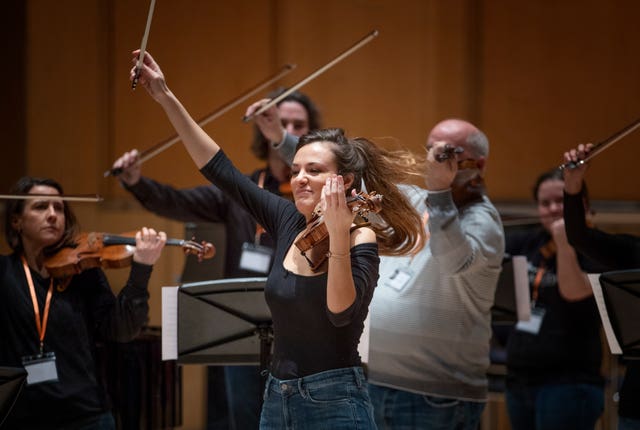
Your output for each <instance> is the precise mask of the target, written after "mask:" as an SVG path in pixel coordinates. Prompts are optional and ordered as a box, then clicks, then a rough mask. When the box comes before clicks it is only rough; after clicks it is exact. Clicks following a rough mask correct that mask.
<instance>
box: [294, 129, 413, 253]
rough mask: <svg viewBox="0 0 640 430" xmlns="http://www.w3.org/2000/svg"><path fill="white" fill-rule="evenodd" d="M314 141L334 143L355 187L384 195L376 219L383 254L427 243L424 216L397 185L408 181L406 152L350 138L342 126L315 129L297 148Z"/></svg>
mask: <svg viewBox="0 0 640 430" xmlns="http://www.w3.org/2000/svg"><path fill="white" fill-rule="evenodd" d="M314 142H330V143H332V151H333V153H334V155H335V159H336V165H337V167H338V174H340V175H343V176H344V175H346V174H352V175H353V188H355V189H356V191H358V192H359V191H364V190H362V189H361V188H362V185H363V184H364V186H365V187H366V189H367V191H375V192H377V193H378V194H381V195H382V196H383V198H382V209H381V211H380V213H379V214H378V216H377V217H376V218H379V219H380V222H372V224H371V227H372V229H373V230H374V231H375V233H376V237H377V242H378V247H379V251H380V254H382V255H404V254H408V253H410V252H413V251H415V250H417V249H420V248H422V246H424V242H425V237H424V229H423V227H422V218H421V216H420V214H419V213H418V212H417V211H416V209H415V208H414V207H413V205H411V203H410V202H409V200H408V199H407V197H406V196H405V195H404V194H403V193H402V192H401V191H400V189H399V188H398V187H397V185H396V184H399V183H406V182H408V178H409V176H410V173H408V172H407V169H406V166H407V165H408V163H410V162H411V160H409V159H408V158H410V154H409V153H408V152H405V151H396V152H392V151H387V150H385V149H383V148H381V147H378V146H377V145H375V144H374V143H373V142H371V141H369V140H367V139H365V138H362V137H358V138H355V139H349V138H347V137H346V136H345V135H344V130H342V129H341V128H328V129H321V130H316V131H312V132H310V133H308V134H306V135H304V136H302V137H301V138H300V140H299V141H298V147H297V148H296V151H297V150H299V149H300V148H302V147H303V146H305V145H308V144H310V143H314Z"/></svg>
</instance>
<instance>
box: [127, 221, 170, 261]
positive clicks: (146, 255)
mask: <svg viewBox="0 0 640 430" xmlns="http://www.w3.org/2000/svg"><path fill="white" fill-rule="evenodd" d="M165 243H167V235H166V233H165V232H163V231H161V232H159V233H157V232H156V231H155V230H154V229H152V228H147V227H142V230H140V231H138V232H137V233H136V250H135V251H134V253H133V261H135V262H136V263H141V264H147V265H149V266H152V265H154V264H155V262H156V261H158V258H160V255H161V254H162V248H164V245H165Z"/></svg>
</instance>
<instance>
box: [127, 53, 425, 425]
mask: <svg viewBox="0 0 640 430" xmlns="http://www.w3.org/2000/svg"><path fill="white" fill-rule="evenodd" d="M133 55H134V59H135V58H137V55H138V52H137V51H135V52H134V53H133ZM131 77H133V75H131ZM139 84H140V85H142V86H144V88H146V89H147V91H148V92H149V94H150V95H151V96H152V97H153V98H154V99H155V100H156V101H157V102H158V103H159V104H160V105H161V106H162V108H163V109H164V110H165V112H166V114H167V116H168V118H169V120H170V121H171V123H172V124H173V126H174V127H175V129H176V131H177V132H178V134H179V135H180V137H181V139H182V141H183V142H184V144H185V146H186V148H187V150H188V151H189V154H190V155H191V157H192V158H193V160H194V161H195V163H196V165H197V166H198V168H199V169H200V171H201V172H202V173H203V174H204V175H205V176H206V177H207V178H208V179H209V180H210V181H211V182H213V183H214V184H215V185H216V186H218V187H220V188H221V189H223V190H224V191H225V192H226V193H228V194H229V195H230V196H231V197H232V198H233V199H235V200H237V201H238V202H240V203H241V204H242V205H243V206H245V207H246V209H247V210H248V211H249V212H250V213H251V214H252V216H253V217H254V218H255V219H256V221H257V222H258V223H259V224H260V225H262V226H263V227H264V228H265V229H266V230H267V231H268V232H269V234H270V235H271V236H272V237H273V238H275V240H276V243H277V246H276V250H275V254H274V264H273V266H272V269H271V272H270V273H269V276H268V279H267V284H266V287H265V295H266V300H267V303H268V305H269V307H270V309H271V314H272V319H273V329H274V351H273V357H272V361H271V365H270V374H269V376H268V379H267V385H266V387H265V401H264V405H263V409H262V414H261V419H260V428H261V429H281V428H295V429H303V428H309V429H315V428H319V427H326V428H333V429H353V428H375V423H374V419H373V411H372V407H371V402H370V400H369V396H368V394H367V389H366V386H365V379H364V374H363V370H362V367H361V361H360V357H359V355H358V351H357V345H358V341H359V339H360V335H361V333H362V329H363V324H364V319H365V317H366V315H367V312H368V306H369V302H370V301H371V297H372V295H373V290H374V287H375V285H376V282H377V279H378V264H379V258H378V251H380V253H386V254H393V255H397V254H403V253H409V252H411V251H413V250H414V249H416V248H417V247H420V246H422V245H423V235H422V223H421V218H420V215H419V214H418V213H417V212H416V211H415V210H414V209H413V207H412V206H411V205H410V204H409V202H408V201H407V200H406V198H405V197H404V196H403V194H402V193H400V191H399V190H398V189H397V187H396V186H395V185H394V184H395V183H401V182H403V181H404V180H405V179H406V178H405V176H406V174H405V173H404V169H402V168H401V165H402V164H401V161H402V160H401V159H399V158H398V157H396V155H395V154H392V153H389V152H387V151H384V150H382V149H380V148H378V147H376V146H375V145H374V144H372V143H371V142H369V141H368V140H366V139H348V138H347V137H345V135H344V133H343V132H342V130H340V129H327V130H319V131H317V132H312V133H311V134H307V135H305V136H303V137H301V138H300V142H299V144H298V148H297V152H296V154H295V156H294V160H293V165H292V178H291V187H292V192H293V197H294V202H291V201H288V200H286V199H283V198H281V197H278V196H275V195H273V194H271V193H269V192H267V191H265V190H262V189H260V188H259V187H258V186H256V185H255V184H254V183H252V182H251V181H250V180H248V179H247V178H246V177H245V176H243V175H242V174H241V173H240V172H239V171H238V170H237V169H236V168H235V167H234V166H233V164H231V162H230V161H229V159H228V158H227V157H226V155H225V154H224V152H223V151H222V150H221V149H220V147H219V146H218V144H217V143H216V142H215V141H213V140H212V139H211V138H210V137H209V136H208V135H207V134H206V133H205V132H204V131H203V130H202V129H201V128H200V127H198V126H197V124H196V123H195V122H194V120H193V119H192V118H191V117H190V116H189V114H188V113H187V111H186V110H185V108H184V107H183V106H182V104H181V103H180V102H179V101H178V99H177V98H176V97H175V96H174V95H173V93H172V92H171V91H170V90H169V88H168V87H167V85H166V83H165V80H164V76H163V74H162V72H161V70H160V68H159V66H158V64H157V63H156V62H155V61H154V60H153V58H152V57H151V56H150V55H149V54H148V53H147V54H146V55H145V58H144V66H143V70H142V73H141V76H140V80H139ZM363 188H366V189H367V190H369V191H376V192H377V193H379V194H381V195H382V196H383V202H382V209H381V210H380V212H379V213H378V215H377V218H379V219H380V221H379V222H376V223H374V224H371V225H365V226H362V225H361V224H359V225H355V224H354V214H353V213H352V211H351V209H350V208H349V206H348V204H347V199H346V196H347V194H348V192H349V191H351V193H349V194H353V193H354V192H353V191H352V190H354V189H355V191H364V189H363ZM319 203H320V205H321V208H322V213H323V215H322V216H323V221H324V224H325V225H326V229H327V232H328V235H329V251H328V252H327V258H326V261H325V262H324V263H323V264H322V265H321V266H320V267H318V268H317V269H315V270H313V269H312V268H311V266H310V264H309V261H308V260H307V259H306V258H305V256H304V255H303V254H301V252H300V250H299V249H298V248H297V247H296V245H295V242H296V241H298V240H299V239H300V238H301V236H302V234H303V233H304V231H305V228H306V227H307V223H308V222H309V221H310V220H311V219H312V218H313V216H314V210H315V209H316V207H317V206H318V204H319Z"/></svg>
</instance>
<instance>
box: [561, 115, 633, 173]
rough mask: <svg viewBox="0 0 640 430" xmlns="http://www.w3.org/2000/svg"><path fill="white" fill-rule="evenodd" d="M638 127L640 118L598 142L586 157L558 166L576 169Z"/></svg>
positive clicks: (562, 168)
mask: <svg viewBox="0 0 640 430" xmlns="http://www.w3.org/2000/svg"><path fill="white" fill-rule="evenodd" d="M638 127H640V119H637V120H635V121H634V122H632V123H631V124H629V125H627V126H626V127H624V128H623V129H622V130H620V131H617V132H615V133H614V134H612V135H611V136H609V137H607V138H606V139H605V140H603V141H602V142H599V143H597V144H596V145H595V146H594V147H593V148H591V151H590V152H589V154H587V156H586V157H584V159H582V160H578V161H576V162H575V163H574V162H573V161H570V162H568V163H565V164H562V165H561V166H560V167H558V168H559V169H560V170H564V169H575V168H576V167H579V166H582V165H583V164H585V163H586V162H587V161H589V160H591V159H592V158H593V157H595V156H596V155H598V154H600V153H601V152H602V151H604V150H605V149H607V148H609V147H610V146H612V145H613V144H614V143H616V142H617V141H619V140H620V139H622V138H623V137H625V136H627V135H628V134H631V133H633V132H634V131H635V130H636V129H637V128H638Z"/></svg>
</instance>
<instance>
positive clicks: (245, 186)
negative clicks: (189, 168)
mask: <svg viewBox="0 0 640 430" xmlns="http://www.w3.org/2000/svg"><path fill="white" fill-rule="evenodd" d="M200 172H201V173H202V174H203V175H204V176H205V177H206V178H207V179H208V180H210V181H211V182H212V183H215V184H216V185H217V186H218V187H219V188H220V189H221V190H223V191H224V192H225V193H226V194H227V197H228V198H229V199H231V200H233V201H235V202H236V203H238V204H239V205H240V206H242V207H243V208H244V209H245V210H246V211H247V212H249V213H250V214H251V216H252V217H253V219H254V220H255V221H256V222H257V223H258V224H260V225H261V226H263V227H264V228H265V230H266V231H267V233H269V235H271V237H274V238H278V237H281V234H280V232H287V233H288V232H289V230H291V229H292V228H295V226H300V224H301V225H302V226H304V225H305V221H304V216H302V214H301V213H300V212H298V211H297V209H296V208H295V205H294V204H293V202H291V201H289V200H286V199H284V198H282V197H280V196H277V195H275V194H273V193H271V192H269V191H267V190H265V189H262V188H260V187H258V185H256V184H255V183H253V182H252V181H251V180H250V179H249V178H247V177H246V176H245V175H243V174H242V173H240V171H239V170H238V169H236V167H235V166H234V165H233V163H231V160H229V158H228V157H227V156H226V154H225V153H224V151H223V150H220V151H218V152H217V153H216V155H214V156H213V157H212V158H211V160H209V162H208V163H207V164H206V165H205V166H204V167H202V169H200ZM283 234H284V233H283Z"/></svg>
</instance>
